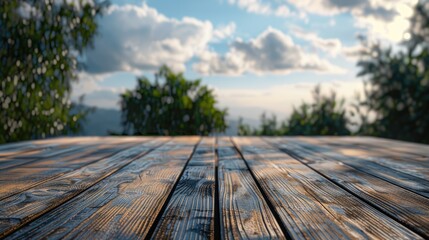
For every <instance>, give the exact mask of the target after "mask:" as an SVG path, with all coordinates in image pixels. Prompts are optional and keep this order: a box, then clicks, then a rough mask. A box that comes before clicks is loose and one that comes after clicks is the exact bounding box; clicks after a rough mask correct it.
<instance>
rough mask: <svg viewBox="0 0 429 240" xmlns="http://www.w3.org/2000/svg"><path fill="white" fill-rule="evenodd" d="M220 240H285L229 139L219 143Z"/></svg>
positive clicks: (223, 139)
mask: <svg viewBox="0 0 429 240" xmlns="http://www.w3.org/2000/svg"><path fill="white" fill-rule="evenodd" d="M217 151H218V157H219V159H218V161H219V166H218V169H219V170H218V174H219V206H220V209H221V221H220V223H221V226H220V230H221V238H222V239H286V237H285V236H284V234H283V232H282V230H281V228H280V226H279V224H278V223H277V220H276V219H275V217H274V215H273V213H272V212H271V210H270V208H269V206H268V204H267V202H266V201H265V199H264V197H263V195H262V193H261V191H260V190H259V189H258V186H257V183H256V182H255V180H254V179H253V177H252V175H251V173H250V171H249V169H248V168H247V166H246V164H245V162H244V160H243V159H242V158H241V156H240V155H239V154H238V152H237V151H236V149H235V147H234V146H233V144H232V142H231V140H230V139H229V138H220V139H219V140H218V148H217Z"/></svg>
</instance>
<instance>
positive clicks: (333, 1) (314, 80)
mask: <svg viewBox="0 0 429 240" xmlns="http://www.w3.org/2000/svg"><path fill="white" fill-rule="evenodd" d="M415 4H416V0H389V1H386V0H347V1H345V0H264V1H263V0H204V1H203V0H147V1H142V0H111V5H110V6H109V8H108V9H107V11H106V13H105V14H104V16H103V17H102V18H100V19H99V24H100V27H99V30H98V32H99V34H98V35H97V36H96V38H95V40H94V48H92V49H88V50H87V51H85V54H84V56H83V57H82V59H83V60H84V63H85V66H86V67H85V70H83V71H81V72H80V73H79V74H78V76H79V81H78V83H76V84H74V86H73V92H72V98H73V99H77V98H78V97H79V96H80V95H82V94H84V95H85V104H87V105H90V106H96V107H100V108H113V109H119V100H120V98H119V94H120V93H121V92H123V91H125V90H126V89H133V88H134V87H135V84H136V78H137V77H139V76H143V75H144V76H147V77H149V78H151V77H152V76H153V74H154V72H156V70H157V69H158V68H159V67H160V66H161V65H163V64H166V65H168V66H169V67H171V68H172V69H173V70H174V71H178V72H179V71H180V72H183V73H184V75H185V77H187V78H188V79H202V83H203V84H206V85H208V86H210V88H212V89H213V90H214V93H215V95H216V96H217V99H218V106H219V107H222V108H225V107H226V108H228V109H229V118H231V119H238V117H239V116H241V117H243V118H244V119H248V120H256V119H259V116H260V115H261V114H262V113H263V112H266V113H268V114H276V115H277V116H278V117H279V118H280V119H285V118H287V117H288V116H289V115H290V113H291V112H292V110H293V107H294V106H299V105H300V104H301V103H302V102H303V101H305V102H311V100H312V98H311V96H312V95H311V91H312V89H313V88H314V87H315V86H316V85H318V84H320V85H321V87H322V92H326V93H329V92H330V91H332V90H334V91H336V92H337V95H338V96H340V97H344V98H345V99H346V102H351V101H353V99H354V97H355V95H356V94H357V93H361V92H362V89H363V82H362V81H363V79H362V78H357V77H356V74H357V72H358V70H359V69H358V68H357V67H356V62H357V60H358V58H357V54H356V53H357V51H358V50H359V48H360V46H361V45H360V42H359V40H358V38H357V37H358V36H360V35H363V36H366V37H367V38H368V39H370V40H380V41H383V42H385V43H388V44H397V43H399V42H400V41H401V40H403V39H404V38H406V37H407V33H406V31H407V29H408V25H409V18H410V17H411V15H412V7H413V6H414V5H415Z"/></svg>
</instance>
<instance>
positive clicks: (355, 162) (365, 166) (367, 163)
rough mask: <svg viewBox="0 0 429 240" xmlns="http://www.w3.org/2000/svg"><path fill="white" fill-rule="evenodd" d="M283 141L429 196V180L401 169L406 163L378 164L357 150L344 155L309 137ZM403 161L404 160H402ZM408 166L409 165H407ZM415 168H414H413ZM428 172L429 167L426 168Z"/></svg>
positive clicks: (317, 155)
mask: <svg viewBox="0 0 429 240" xmlns="http://www.w3.org/2000/svg"><path fill="white" fill-rule="evenodd" d="M284 140H285V141H286V140H288V142H289V143H290V144H289V145H291V144H294V145H299V146H300V147H301V148H302V149H304V150H307V151H311V152H312V155H313V157H318V158H329V159H332V160H336V161H339V162H342V163H344V164H346V165H348V166H351V167H353V168H355V169H358V170H360V171H363V172H366V173H368V174H371V175H373V176H376V177H379V178H381V179H384V180H386V181H388V182H390V183H393V184H395V185H398V186H401V187H403V188H405V189H408V190H410V191H413V192H414V193H417V194H420V195H422V196H425V197H427V198H429V181H428V180H425V179H423V178H420V177H416V176H414V175H412V174H409V173H407V172H408V171H407V170H405V171H402V170H404V169H405V168H406V165H405V164H404V165H401V166H400V167H399V168H398V165H399V164H396V167H395V165H393V164H389V162H390V161H387V162H384V163H383V164H380V162H379V161H375V160H374V159H369V158H365V155H363V154H361V153H362V152H363V151H358V152H354V153H350V151H348V152H349V154H348V155H344V154H342V153H340V151H339V150H337V149H338V148H334V147H331V146H330V145H329V146H328V145H327V144H326V142H325V141H321V140H319V141H317V140H314V139H311V143H309V141H310V140H309V139H303V140H301V139H300V140H297V139H290V138H289V139H284ZM404 162H405V161H404ZM408 166H409V165H408ZM414 170H415V168H414ZM427 171H428V174H429V168H428V169H427Z"/></svg>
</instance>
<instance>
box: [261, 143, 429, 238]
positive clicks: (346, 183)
mask: <svg viewBox="0 0 429 240" xmlns="http://www.w3.org/2000/svg"><path fill="white" fill-rule="evenodd" d="M266 140H267V141H269V142H271V143H273V144H274V145H275V146H277V147H278V148H280V149H282V150H283V151H286V152H288V153H289V154H292V155H293V156H294V157H296V158H298V159H299V160H300V161H301V162H303V163H305V164H307V165H308V166H310V167H311V168H313V169H314V170H316V171H317V172H319V173H321V174H323V175H324V176H326V177H327V178H329V179H330V180H331V181H333V182H335V183H336V184H337V185H339V186H341V187H343V188H344V189H347V190H348V191H349V192H351V193H353V194H355V196H357V197H359V198H361V199H363V200H365V201H367V202H368V203H371V204H372V205H373V206H375V207H377V208H378V209H379V210H380V211H382V212H384V213H386V214H388V215H389V216H390V217H391V218H393V219H396V220H397V221H398V222H400V223H402V224H403V225H405V226H407V227H409V228H410V229H412V230H413V231H415V232H416V233H419V234H420V235H421V236H423V237H425V238H429V199H427V198H425V197H423V196H420V195H417V194H415V193H413V192H411V191H408V190H406V189H404V188H401V187H398V186H396V185H393V184H391V183H389V182H386V181H384V180H382V179H380V178H377V177H374V176H372V175H369V174H367V173H365V172H362V171H358V170H356V169H355V168H352V167H349V166H347V165H345V164H343V163H342V162H339V161H335V160H333V159H331V158H329V157H323V156H320V155H318V154H317V153H316V154H315V153H314V152H311V151H308V150H307V149H305V148H303V147H302V146H300V145H299V144H296V142H294V141H292V140H290V139H281V138H266Z"/></svg>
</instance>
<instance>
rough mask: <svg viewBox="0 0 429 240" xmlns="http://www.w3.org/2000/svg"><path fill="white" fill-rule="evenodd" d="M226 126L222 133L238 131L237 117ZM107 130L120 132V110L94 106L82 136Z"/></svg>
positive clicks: (247, 121) (235, 133)
mask: <svg viewBox="0 0 429 240" xmlns="http://www.w3.org/2000/svg"><path fill="white" fill-rule="evenodd" d="M227 122H228V128H227V129H226V131H225V133H224V135H226V136H233V135H237V133H238V117H237V118H234V117H232V118H230V119H227ZM244 122H245V123H247V124H250V125H251V126H256V125H257V124H258V121H257V120H253V119H244ZM109 132H115V133H121V132H122V126H121V111H120V110H116V109H107V108H96V109H95V110H94V112H92V113H89V114H88V116H87V119H86V121H85V122H84V123H83V132H82V133H81V134H80V135H83V136H107V135H109Z"/></svg>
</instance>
